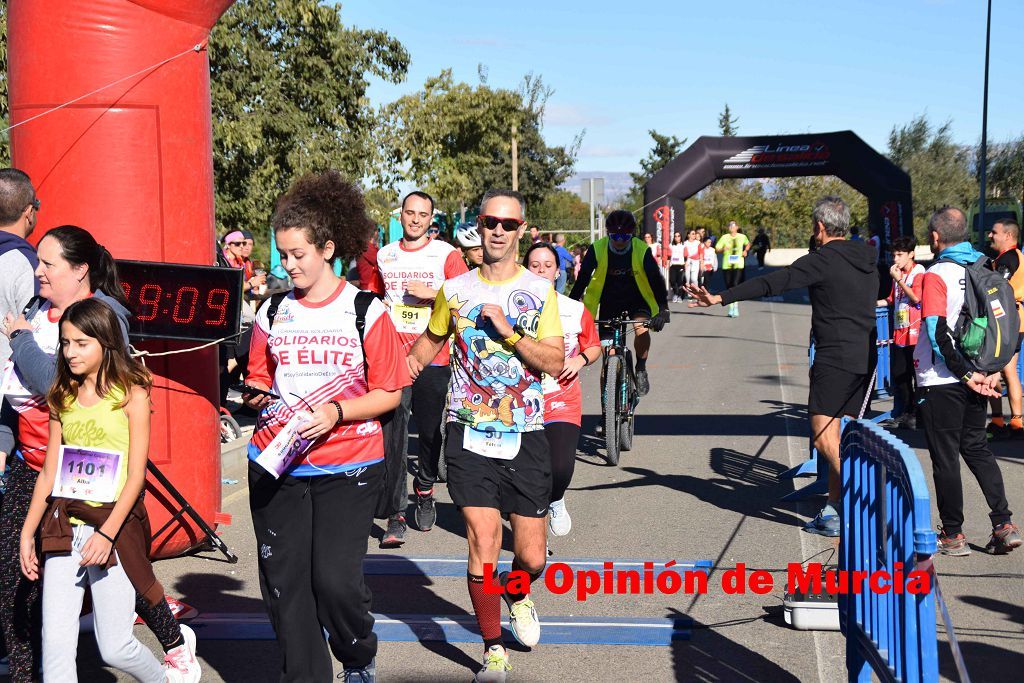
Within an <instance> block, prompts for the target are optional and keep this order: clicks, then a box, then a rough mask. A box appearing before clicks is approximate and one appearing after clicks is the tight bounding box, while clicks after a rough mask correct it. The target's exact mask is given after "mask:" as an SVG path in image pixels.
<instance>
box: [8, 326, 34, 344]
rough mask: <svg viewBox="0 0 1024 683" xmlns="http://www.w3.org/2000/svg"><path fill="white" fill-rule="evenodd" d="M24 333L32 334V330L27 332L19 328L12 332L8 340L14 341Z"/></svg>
mask: <svg viewBox="0 0 1024 683" xmlns="http://www.w3.org/2000/svg"><path fill="white" fill-rule="evenodd" d="M22 332H31V330H26V329H25V328H24V327H21V328H18V329H16V330H15V331H14V332H11V335H10V336H9V337H7V339H8V340H9V341H14V339H15V337H17V336H18V335H19V334H21V333H22Z"/></svg>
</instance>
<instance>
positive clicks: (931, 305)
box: [921, 273, 946, 318]
mask: <svg viewBox="0 0 1024 683" xmlns="http://www.w3.org/2000/svg"><path fill="white" fill-rule="evenodd" d="M921 279H922V280H923V281H924V282H923V283H922V285H921V316H922V317H924V318H927V317H930V316H933V315H935V316H939V317H940V318H945V317H946V281H945V280H943V279H942V278H941V277H939V276H938V275H936V274H935V273H925V274H924V277H923V278H921Z"/></svg>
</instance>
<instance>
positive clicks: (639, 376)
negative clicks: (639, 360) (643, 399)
mask: <svg viewBox="0 0 1024 683" xmlns="http://www.w3.org/2000/svg"><path fill="white" fill-rule="evenodd" d="M636 393H638V394H640V395H641V396H646V395H647V394H649V393H651V380H650V379H648V377H647V371H646V370H637V371H636Z"/></svg>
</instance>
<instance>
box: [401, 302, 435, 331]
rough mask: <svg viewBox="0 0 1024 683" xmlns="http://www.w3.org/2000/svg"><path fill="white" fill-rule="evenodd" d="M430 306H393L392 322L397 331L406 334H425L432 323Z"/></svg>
mask: <svg viewBox="0 0 1024 683" xmlns="http://www.w3.org/2000/svg"><path fill="white" fill-rule="evenodd" d="M430 312H431V308H430V306H409V305H408V304H391V322H393V323H394V324H395V329H396V330H398V331H399V332H403V333H405V334H423V330H425V329H427V324H428V323H429V322H430Z"/></svg>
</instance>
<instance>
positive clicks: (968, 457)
mask: <svg viewBox="0 0 1024 683" xmlns="http://www.w3.org/2000/svg"><path fill="white" fill-rule="evenodd" d="M921 398H922V399H923V401H922V403H921V404H920V408H921V419H922V420H923V423H924V435H925V439H926V440H927V442H928V452H929V454H930V455H931V458H932V473H933V476H934V477H935V503H936V505H937V507H938V508H939V519H940V520H941V521H942V528H943V530H944V531H945V532H946V534H947V535H954V534H958V533H961V532H962V531H963V523H964V491H963V485H962V483H961V482H960V457H961V456H963V459H964V462H966V463H967V467H968V468H970V470H971V473H972V474H974V478H975V479H977V480H978V484H979V485H980V486H981V492H982V493H983V494H984V495H985V501H986V502H987V503H988V507H989V510H990V511H991V512H989V515H988V516H989V517H990V518H991V520H992V526H993V527H995V526H998V525H1000V524H1002V523H1004V522H1009V521H1010V514H1011V513H1010V509H1009V506H1008V503H1007V502H1006V492H1005V490H1004V489H1003V474H1002V472H1001V471H1000V470H999V464H998V463H997V462H996V459H995V456H993V455H992V451H991V450H989V447H988V440H987V438H986V435H985V418H986V416H987V415H988V399H986V398H985V397H984V396H982V395H980V394H978V393H976V392H974V391H972V390H971V389H969V388H968V387H967V386H966V385H964V384H961V383H960V382H957V383H956V384H942V385H939V386H934V387H922V388H921Z"/></svg>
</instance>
